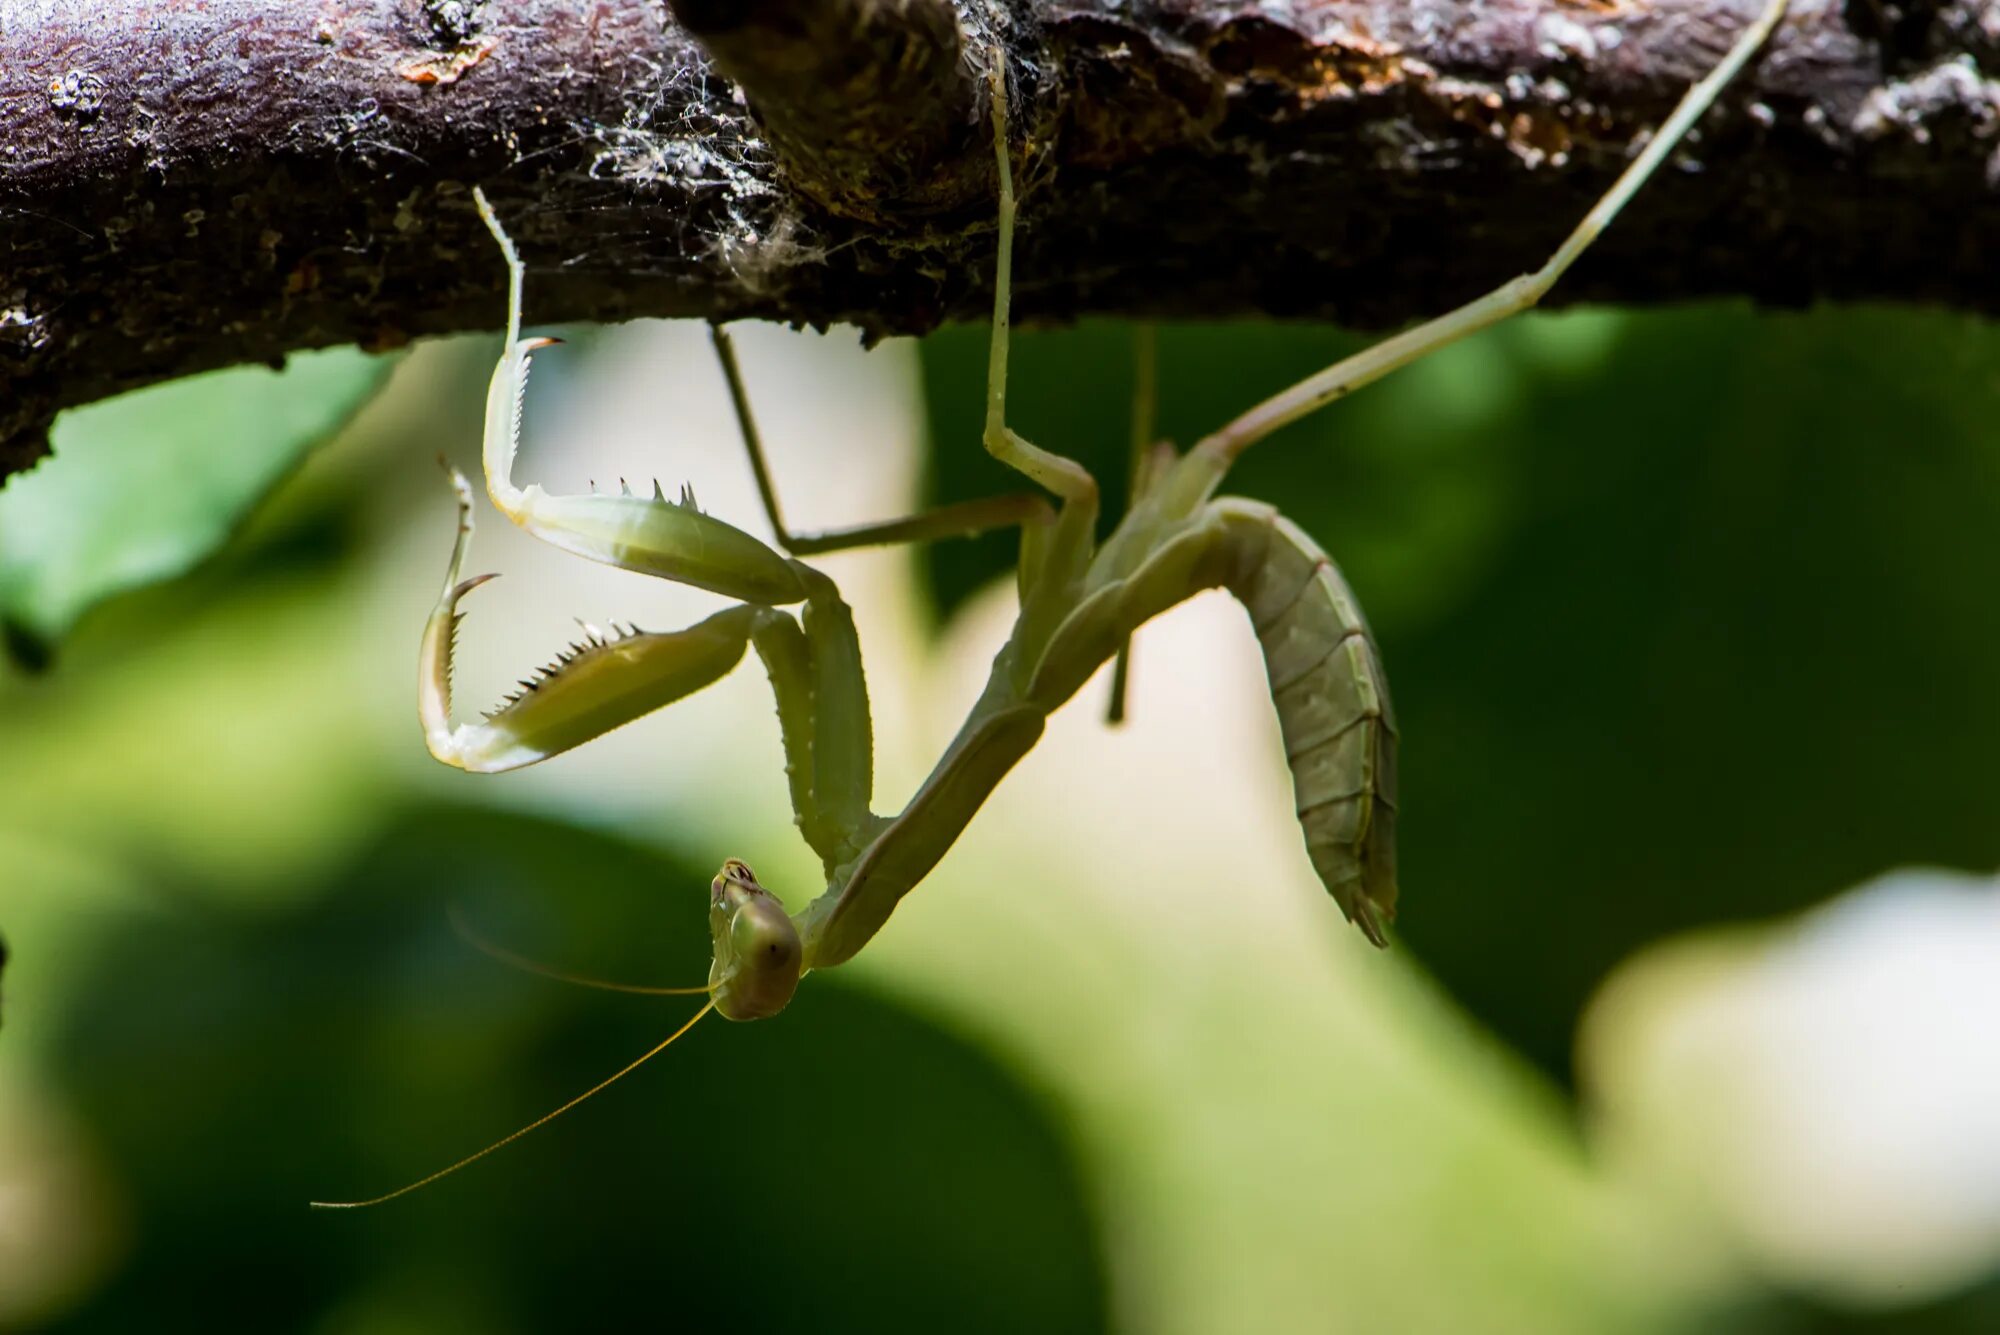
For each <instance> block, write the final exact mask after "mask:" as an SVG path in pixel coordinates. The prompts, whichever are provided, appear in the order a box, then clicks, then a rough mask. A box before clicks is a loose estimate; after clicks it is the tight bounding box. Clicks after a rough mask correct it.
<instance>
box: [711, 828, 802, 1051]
mask: <svg viewBox="0 0 2000 1335" xmlns="http://www.w3.org/2000/svg"><path fill="white" fill-rule="evenodd" d="M708 926H709V933H710V935H711V936H712V937H713V938H714V942H715V961H714V963H713V964H712V965H710V967H709V975H708V977H709V984H710V986H711V987H713V988H714V989H715V1009H716V1011H717V1012H718V1013H720V1014H721V1015H722V1016H723V1017H725V1018H726V1019H731V1020H762V1019H765V1018H767V1017H769V1016H773V1015H776V1014H777V1013H778V1012H779V1011H781V1010H783V1009H784V1008H785V1006H786V1004H787V1003H789V1002H790V1001H791V999H792V993H793V992H794V991H796V990H797V989H798V985H799V976H800V973H801V971H802V968H803V965H804V963H805V950H804V948H803V946H801V945H800V943H799V931H798V928H797V927H795V926H794V925H793V924H792V920H791V917H790V916H789V915H788V914H786V912H785V906H784V905H783V904H781V903H779V902H778V898H777V896H775V895H773V894H772V893H771V892H770V891H769V890H766V889H765V888H764V887H763V886H761V885H759V884H758V883H757V874H756V873H755V872H753V871H751V870H750V868H749V867H748V866H747V865H746V864H744V863H742V862H739V861H737V860H736V859H735V858H731V859H730V860H729V861H727V862H725V863H723V864H722V870H721V871H720V872H718V873H716V877H715V880H714V881H713V882H711V883H710V887H709V909H708Z"/></svg>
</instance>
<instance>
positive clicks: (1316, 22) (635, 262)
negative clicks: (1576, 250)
mask: <svg viewBox="0 0 2000 1335" xmlns="http://www.w3.org/2000/svg"><path fill="white" fill-rule="evenodd" d="M674 3H675V6H676V9H677V10H678V12H679V13H680V14H681V15H682V16H683V17H684V19H685V22H686V24H687V28H691V29H693V30H695V31H698V32H701V33H703V34H704V35H705V36H706V38H707V40H708V41H709V42H710V44H711V45H712V47H713V50H714V51H715V53H716V57H717V59H718V61H719V62H720V64H719V68H720V70H723V71H727V72H728V73H729V74H730V75H731V76H733V77H734V78H736V79H740V80H742V82H743V85H744V87H745V89H746V90H747V93H748V97H747V103H746V99H745V98H743V97H740V96H739V94H738V91H737V88H736V86H734V85H733V84H732V83H731V82H730V81H729V80H728V79H727V78H725V77H723V76H722V74H720V73H718V72H716V68H715V67H711V65H710V64H709V63H708V60H707V58H706V57H705V56H704V55H703V54H702V52H701V50H700V49H699V48H698V47H697V45H696V43H695V41H694V40H693V39H692V38H691V37H689V36H688V35H687V28H683V27H682V26H681V24H680V23H678V22H676V21H675V20H673V19H669V18H667V17H666V16H665V14H664V12H663V10H662V8H661V6H660V5H659V4H658V3H657V2H656V0H314V2H313V3H301V2H300V0H206V2H205V3H194V2H193V0H28V2H27V3H19V2H17V3H15V4H13V5H11V6H9V7H8V8H7V10H6V12H5V14H4V15H0V106H4V108H5V111H6V115H5V119H4V122H0V237H4V241H5V244H4V247H0V257H4V258H0V380H3V381H4V384H0V388H4V397H0V472H4V471H7V470H8V469H10V468H13V467H19V466H21V465H23V464H24V463H26V462H28V461H29V460H31V459H32V458H33V457H35V455H36V454H37V453H38V452H39V450H40V449H41V448H42V440H43V435H44V432H45V429H46V426H47V424H48V421H49V420H50V418H51V417H52V416H53V414H54V413H55V412H56V411H57V410H58V409H59V408H62V407H65V406H68V405H71V404H75V403H80V402H85V401H88V400H90V399H92V398H96V397H99V396H102V395H104V394H107V393H111V392H114V391H116V390H119V389H123V388H127V387H131V386H134V385H138V384H143V383H146V382H148V381H152V380H157V379H161V378H165V377H170V376H175V375H181V374H185V373H188V372H191V371H196V370H201V369H206V368H211V367H216V366H223V365H228V364H232V363H236V362H243V361H270V360H276V359H278V358H280V357H282V356H283V355H284V354H285V353H286V352H287V351H290V350H292V349H297V348H304V347H313V346H321V345H326V344H335V343H346V342H360V343H363V344H365V345H372V346H378V347H379V346H390V345H394V344H397V343H400V342H403V341H405V340H407V339H410V338H413V337H417V336H420V335H426V334H437V333H445V332H450V331H454V330H463V329H474V328H493V327H497V326H498V325H499V323H500V317H501V292H502V277H503V274H502V269H501V265H500V263H499V261H498V258H497V256H495V255H493V254H492V253H491V251H490V246H489V245H488V243H487V241H486V239H485V237H484V235H483V233H482V232H481V231H480V229H479V227H478V224H477V222H476V220H475V219H474V217H473V214H472V210H471V207H470V203H469V199H468V190H469V188H470V186H471V185H472V184H474V183H480V184H483V185H484V186H485V187H486V189H487V190H488V192H489V193H491V194H492V195H493V196H494V198H495V200H496V202H497V204H498V206H499V208H500V209H501V211H502V212H503V214H504V215H505V216H506V218H507V220H508V222H509V225H510V227H512V228H513V229H514V231H515V234H516V235H517V237H519V239H520V241H521V244H522V249H523V251H524V253H525V254H526V256H527V258H528V261H529V264H530V266H531V268H532V269H533V270H534V273H533V275H532V279H531V291H530V294H529V301H530V314H531V318H533V319H535V320H537V321H552V320H570V319H597V320H618V319H625V318H629V317H632V316H639V315H683V316H704V317H709V318H718V319H719V318H735V317H739V316H762V317H767V318H772V319H779V320H788V321H794V322H803V323H811V324H825V323H829V322H832V321H840V320H845V321H852V322H854V323H856V324H858V325H860V326H861V327H862V328H863V330H865V331H866V332H867V333H868V334H869V335H870V336H871V337H872V336H880V335H885V334H892V333H914V332H921V331H924V330H927V329H930V328H932V327H934V326H935V325H937V324H938V323H939V322H941V321H944V320H947V319H977V318H980V317H981V316H982V314H983V310H984V306H985V303H986V302H987V300H988V292H989V282H990V279H989V270H990V265H991V248H992V220H991V212H992V207H993V206H992V186H991V176H990V173H991V165H990V161H988V158H989V156H990V155H989V152H988V148H987V145H986V142H985V140H984V137H983V136H984V123H985V120H984V118H985V106H984V97H985V93H984V90H983V86H982V84H981V81H980V73H981V71H982V70H983V69H984V68H985V62H986V60H987V58H988V54H987V53H988V51H989V50H990V45H989V44H990V42H991V40H992V34H993V33H995V32H997V33H999V34H1001V36H1002V37H1003V38H1004V40H1005V42H1006V44H1007V48H1008V57H1009V67H1010V70H1011V72H1012V75H1013V78H1014V81H1015V93H1014V96H1015V98H1016V99H1017V102H1018V104H1019V110H1018V111H1017V115H1016V123H1017V132H1018V136H1019V138H1018V142H1019V144H1020V151H1021V159H1022V162H1023V172H1022V175H1023V180H1024V184H1025V194H1024V199H1023V213H1022V225H1023V228H1024V234H1023V238H1022V254H1021V257H1020V260H1019V261H1018V262H1017V263H1018V272H1019V274H1020V276H1021V279H1020V284H1019V290H1018V301H1019V305H1020V307H1021V312H1022V314H1023V316H1024V317H1026V318H1029V319H1035V318H1042V319H1068V318H1071V317H1074V316H1077V315H1080V314H1084V313H1091V312H1097V313H1116V314H1127V315H1146V316H1152V317H1162V318H1174V317H1202V318H1214V317H1221V316H1234V315H1268V316H1280V317H1300V318H1314V319H1331V320H1338V321H1342V322H1344V323H1348V324H1355V325H1371V326H1380V325H1387V324H1393V323H1398V322H1401V321H1404V320H1406V319H1409V318H1411V317H1414V316H1417V315H1421V314H1427V313H1432V312H1435V311H1438V310H1441V309H1443V308H1445V307H1447V306H1449V305H1451V304H1452V303H1454V302H1457V301H1459V300H1462V299H1464V298H1466V297H1468V296H1471V295H1473V294H1474V293H1476V292H1478V291H1480V290H1482V289H1484V288H1486V287H1488V286H1490V285H1492V284H1493V283H1494V282H1496V281H1497V280H1499V279H1501V278H1504V277H1507V276H1509V275H1511V274H1513V273H1515V272H1518V271H1520V270H1522V269H1524V268H1527V267H1529V266H1531V265H1532V264H1534V263H1536V262H1538V261H1539V260H1540V259H1541V258H1542V257H1543V254H1544V252H1545V251H1546V250H1547V249H1548V248H1549V247H1550V245H1551V244H1552V243H1553V242H1554V240H1555V239H1556V238H1557V237H1558V236H1559V235H1560V233H1561V232H1562V231H1563V230H1564V229H1565V228H1567V227H1568V226H1569V225H1570V224H1571V222H1573V221H1574V219H1575V218H1576V217H1577V216H1579V215H1580V214H1581V212H1582V210H1583V209H1584V208H1585V207H1586V206H1587V204H1588V202H1589V200H1590V199H1591V198H1592V197H1593V196H1594V195H1595V193H1596V192H1597V191H1599V190H1600V189H1601V188H1602V187H1603V186H1604V185H1605V184H1606V183H1607V182H1608V180H1609V178H1610V176H1611V174H1612V173H1613V172H1614V171H1615V169H1616V168H1617V167H1618V166H1619V165H1620V163H1622V161H1623V160H1624V158H1625V156H1626V153H1627V151H1628V148H1629V145H1630V144H1631V142H1632V141H1633V139H1634V138H1635V137H1636V136H1637V135H1639V134H1640V133H1641V132H1643V131H1644V130H1645V129H1646V127H1648V126H1649V125H1650V124H1651V123H1652V122H1653V121H1654V120H1655V119H1657V118H1658V117H1659V116H1660V115H1662V114H1663V113H1664V112H1665V111H1666V109H1667V108H1668V107H1669V106H1670V105H1671V103H1672V101H1673V100H1674V99H1675V98H1676V97H1677V96H1678V95H1679V93H1680V92H1681V90H1682V88H1683V87H1684V86H1685V85H1686V83H1687V82H1688V81H1689V80H1691V79H1692V78H1694V77H1696V76H1697V75H1698V74H1699V73H1700V72H1702V71H1703V70H1704V69H1705V68H1706V67H1707V66H1708V65H1709V64H1711V63H1712V62H1713V60H1714V59H1715V58H1716V56H1717V55H1718V54H1719V52H1720V51H1721V50H1722V49H1723V48H1724V46H1726V44H1727V42H1728V40H1729V38H1730V36H1731V35H1732V34H1733V33H1734V32H1736V31H1737V29H1738V28H1739V26H1740V25H1741V24H1742V23H1743V22H1744V21H1745V20H1746V19H1747V18H1748V17H1749V15H1750V14H1751V13H1752V12H1753V10H1754V9H1755V7H1756V0H1651V2H1650V3H1646V4H1640V3H1637V0H1488V3H1486V4H1483V5H1480V6H1477V7H1474V6H1469V5H1466V4H1463V3H1462V0H1291V3H1290V5H1289V6H1287V5H1285V4H1283V3H1280V4H1272V3H1268V2H1266V3H1261V4H1257V5H1252V4H1250V3H1248V0H1228V2H1224V0H1123V2H1122V3H1116V4H1114V3H1111V0H1036V3H1035V4H1034V7H1033V8H1032V9H1031V8H1029V7H1027V5H1026V3H1025V0H1016V4H1017V7H1016V8H1014V9H1012V10H1007V9H1003V8H999V7H998V6H997V5H996V6H995V7H993V8H990V9H989V8H987V7H985V6H984V5H983V4H982V5H978V6H975V4H974V0H727V2H726V3H725V0H674ZM954 8H955V9H956V11H957V14H958V22H957V24H956V25H953V24H950V23H948V22H946V21H945V20H948V19H949V18H950V17H951V12H952V10H953V9H954ZM1795 10H1796V11H1797V12H1795V14H1794V16H1793V17H1792V19H1791V20H1790V21H1789V22H1788V23H1787V25H1786V27H1785V30H1784V31H1783V33H1782V34H1781V36H1780V37H1779V39H1778V41H1777V42H1776V43H1774V45H1773V47H1772V49H1771V50H1769V51H1768V52H1767V53H1766V54H1765V56H1764V57H1763V59H1762V60H1761V61H1760V62H1759V64H1758V65H1757V67H1756V68H1754V69H1753V70H1752V71H1751V72H1750V73H1749V74H1748V75H1747V76H1746V78H1745V79H1744V81H1743V83H1742V84H1741V85H1740V86H1739V87H1738V88H1737V89H1735V90H1733V91H1732V93H1731V95H1730V96H1729V97H1727V98H1726V100H1725V105H1724V106H1722V107H1721V108H1719V109H1718V110H1717V112H1716V113H1715V114H1714V115H1713V116H1711V118H1710V119H1709V121H1708V122H1707V124H1706V126H1705V127H1704V129H1703V131H1702V132H1701V136H1700V138H1699V140H1698V141H1697V142H1695V143H1694V144H1692V146H1691V147H1690V148H1689V149H1687V150H1686V151H1684V152H1683V154H1682V155H1681V164H1682V169H1681V170H1677V171H1671V172H1669V173H1668V174H1667V175H1666V176H1665V177H1664V178H1663V179H1661V180H1660V181H1658V182H1656V183H1655V184H1654V185H1653V187H1652V188H1650V189H1649V190H1647V191H1646V192H1644V193H1643V194H1642V195H1641V196H1640V198H1639V201H1638V202H1637V204H1636V205H1635V206H1634V207H1633V209H1632V210H1631V211H1630V213H1629V214H1628V216H1627V217H1626V218H1624V219H1622V220H1621V221H1620V222H1619V224H1618V225H1617V226H1616V227H1615V228H1613V229H1612V231H1611V233H1610V234H1609V235H1608V236H1607V237H1606V239H1605V241H1604V242H1603V243H1602V246H1601V248H1600V249H1599V250H1598V251H1597V252H1596V253H1594V254H1593V255H1592V256H1590V257H1587V258H1586V260H1585V261H1584V262H1583V264H1581V265H1580V266H1579V267H1578V269H1577V271H1576V273H1575V275H1574V277H1573V279H1572V280H1570V281H1568V282H1566V283H1565V284H1564V285H1563V287H1562V288H1561V290H1560V294H1559V295H1560V297H1561V298H1562V299H1564V300H1576V299H1580V298H1581V299H1595V300H1615V301H1650V300H1659V299H1668V298H1682V297H1689V296H1696V295H1702V294H1709V293H1745V294H1748V295H1750V296H1752V297H1754V298H1756V299H1758V300H1760V301H1765V302H1771V303H1780V304H1797V303H1803V302H1807V301H1810V300H1815V299H1821V298H1836V299H1862V298H1889V299H1896V300H1904V301H1928V302H1937V303H1941V304H1948V305H1953V306H1958V307H1962V308H1966V309H1971V310H1978V311H1987V312H1990V311H1993V310H1994V309H1995V308H1996V307H2000V246H1995V245H1993V244H1992V238H1994V237H1995V236H2000V203H1996V194H1995V177H1996V173H2000V159H1996V157H1995V150H1996V148H2000V139H1996V132H2000V83H1996V81H1995V80H1994V79H1992V78H1989V77H1988V76H1987V75H1986V73H1985V66H1987V65H1989V64H1993V65H2000V3H1995V2H1994V0H1959V2H1956V3H1952V2H1942V3H1941V2H1938V0H1931V2H1930V3H1924V2H1923V0H1901V3H1895V4H1892V3H1889V2H1888V0H1847V3H1846V5H1845V7H1844V9H1843V8H1841V7H1839V6H1836V5H1835V4H1833V3H1832V0H1820V2H1819V3H1813V2H1812V0H1795ZM760 117H761V118H762V125H763V126H765V127H768V129H766V128H761V127H760V123H759V119H758V118H760Z"/></svg>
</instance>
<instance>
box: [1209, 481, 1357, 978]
mask: <svg viewBox="0 0 2000 1335" xmlns="http://www.w3.org/2000/svg"><path fill="white" fill-rule="evenodd" d="M1215 509H1216V510H1217V511H1218V512H1219V513H1220V515H1221V517H1222V519H1223V522H1224V525H1225V527H1226V529H1227V530H1228V531H1229V532H1230V535H1231V542H1230V546H1231V547H1233V548H1234V549H1235V550H1236V551H1237V553H1238V554H1239V559H1238V561H1237V562H1236V563H1235V564H1236V569H1235V570H1234V571H1233V572H1232V573H1231V575H1230V577H1229V579H1228V580H1227V581H1226V583H1225V587H1226V588H1228V590H1229V591H1230V592H1231V593H1232V594H1234V595H1235V596H1236V598H1237V600H1238V601H1240V602H1241V603H1242V604H1243V607H1244V610H1245V611H1247V612H1248V613H1249V614H1250V623H1251V625H1252V626H1253V627H1255V629H1256V631H1257V642H1258V644H1259V645H1261V646H1262V648H1263V650H1264V671H1265V673H1266V675H1267V676H1268V677H1269V678H1270V683H1271V701H1272V703H1273V704H1274V705H1275V706H1276V707H1277V711H1278V727H1279V730H1280V731H1281V732H1282V733H1283V735H1284V739H1285V762H1286V764H1288V765H1289V766H1290V767H1291V771H1292V792H1293V796H1294V799H1295V801H1296V810H1297V812H1298V817H1299V826H1300V828H1301V830H1302V831H1303V832H1304V834H1305V840H1306V852H1307V855H1308V856H1309V857H1310V858H1311V859H1312V864H1313V870H1314V871H1316V872H1318V873H1319V879H1320V881H1321V883H1323V884H1324V885H1325V886H1326V888H1327V891H1328V893H1330V894H1331V895H1332V896H1333V897H1334V900H1335V902H1337V903H1338V904H1339V905H1340V909H1341V912H1343V913H1345V914H1346V915H1347V917H1348V918H1349V919H1350V920H1351V921H1352V922H1353V923H1354V924H1355V925H1356V926H1357V927H1359V928H1360V929H1361V930H1362V932H1363V933H1364V934H1366V936H1367V937H1368V939H1369V940H1370V941H1373V942H1374V943H1375V944H1376V945H1378V946H1379V945H1385V944H1387V940H1386V938H1385V937H1384V935H1383V932H1382V924H1383V922H1384V921H1385V920H1387V919H1390V918H1393V917H1394V916H1395V909H1396V718H1395V714H1394V712H1393V711H1392V710H1391V708H1390V705H1389V687H1388V679H1387V678H1386V677H1385V676H1384V674H1383V671H1382V658H1381V654H1380V652H1379V651H1378V650H1377V649H1376V647H1375V638H1374V635H1373V634H1372V633H1371V632H1370V631H1369V629H1368V622H1367V619H1366V618H1365V617H1363V616H1362V614H1361V605H1360V603H1359V602H1358V601H1356V599H1355V597H1354V593H1353V590H1351V589H1349V588H1348V587H1347V581H1346V580H1345V579H1343V578H1342V577H1341V574H1340V570H1339V568H1338V567H1336V566H1335V565H1334V564H1333V559H1332V558H1331V557H1329V556H1328V555H1327V554H1326V552H1325V551H1323V550H1322V549H1321V548H1320V546H1319V544H1318V543H1316V542H1314V541H1313V540H1312V538H1311V537H1309V536H1308V535H1307V534H1306V533H1305V532H1304V531H1303V530H1301V529H1300V528H1299V527H1298V526H1297V525H1295V524H1293V523H1292V522H1291V521H1290V520H1288V519H1286V518H1285V517H1284V516H1283V515H1280V514H1278V513H1277V512H1276V511H1274V510H1272V509H1270V508H1269V507H1267V506H1262V505H1257V504H1254V503H1252V502H1247V501H1238V500H1233V499H1231V500H1222V501H1218V502H1216V503H1215Z"/></svg>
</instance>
